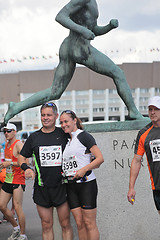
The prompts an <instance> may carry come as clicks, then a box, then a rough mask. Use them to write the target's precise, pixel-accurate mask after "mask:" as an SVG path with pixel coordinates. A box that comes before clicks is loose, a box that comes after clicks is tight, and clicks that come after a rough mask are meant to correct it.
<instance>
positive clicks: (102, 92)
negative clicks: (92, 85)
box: [93, 90, 105, 95]
mask: <svg viewBox="0 0 160 240" xmlns="http://www.w3.org/2000/svg"><path fill="white" fill-rule="evenodd" d="M93 94H94V95H103V94H105V90H93Z"/></svg>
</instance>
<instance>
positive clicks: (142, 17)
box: [0, 0, 160, 71]
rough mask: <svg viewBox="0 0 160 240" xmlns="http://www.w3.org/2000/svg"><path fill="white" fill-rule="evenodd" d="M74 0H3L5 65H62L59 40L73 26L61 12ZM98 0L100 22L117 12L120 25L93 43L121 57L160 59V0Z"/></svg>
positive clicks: (1, 57) (0, 22)
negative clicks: (60, 16) (64, 22)
mask: <svg viewBox="0 0 160 240" xmlns="http://www.w3.org/2000/svg"><path fill="white" fill-rule="evenodd" d="M68 2H69V1H67V0H5V1H4V0H0V29H1V37H0V46H1V48H0V61H1V62H2V64H0V71H1V70H2V71H5V70H6V71H8V69H10V70H11V71H12V70H13V71H14V69H15V68H17V69H21V68H22V69H23V68H28V69H32V68H42V69H43V68H54V67H56V65H57V64H58V50H59V46H60V44H61V42H62V41H63V39H64V38H65V37H66V36H67V35H68V30H67V29H65V28H64V27H62V26H61V25H60V24H58V23H57V22H55V17H56V14H57V13H58V11H59V10H60V9H61V8H62V7H63V6H64V5H65V4H66V3H68ZM97 3H98V8H99V18H98V25H105V24H107V23H108V22H109V21H110V19H112V18H116V19H118V21H119V27H118V28H117V29H115V30H113V31H111V32H110V33H108V34H106V35H103V36H100V37H97V38H95V40H94V41H92V45H94V46H95V47H96V48H97V49H99V50H100V51H102V52H104V53H106V54H107V55H108V56H109V57H110V58H111V59H112V60H113V61H114V62H115V63H123V62H152V61H159V60H160V57H159V54H160V51H159V50H160V1H157V0H141V1H139V0H135V1H132V0H119V1H117V0H112V1H108V0H97ZM11 59H12V61H11ZM4 61H6V62H7V63H6V64H5V62H4ZM10 70H9V71H10Z"/></svg>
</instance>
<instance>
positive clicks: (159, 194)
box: [127, 96, 160, 214]
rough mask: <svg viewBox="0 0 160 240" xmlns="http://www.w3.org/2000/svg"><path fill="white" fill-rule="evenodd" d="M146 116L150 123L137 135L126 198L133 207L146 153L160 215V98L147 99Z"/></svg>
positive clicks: (154, 196)
mask: <svg viewBox="0 0 160 240" xmlns="http://www.w3.org/2000/svg"><path fill="white" fill-rule="evenodd" d="M148 114H149V118H150V119H151V122H150V123H149V124H148V125H147V126H145V127H144V128H142V129H141V130H140V131H139V132H138V135H137V139H136V144H135V150H134V157H133V160H132V163H131V169H130V180H129V191H128V195H127V197H128V201H129V202H130V203H131V204H132V205H133V203H134V202H135V195H136V192H135V183H136V179H137V177H138V175H139V171H140V168H141V160H142V157H143V155H144V153H146V157H147V163H148V169H149V173H150V179H151V186H152V190H153V199H154V202H155V206H156V209H157V210H158V213H159V214H160V96H154V97H151V98H150V99H149V101H148Z"/></svg>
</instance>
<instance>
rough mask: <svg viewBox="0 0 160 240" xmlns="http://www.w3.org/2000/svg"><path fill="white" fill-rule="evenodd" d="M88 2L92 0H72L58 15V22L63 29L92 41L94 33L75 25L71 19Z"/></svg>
mask: <svg viewBox="0 0 160 240" xmlns="http://www.w3.org/2000/svg"><path fill="white" fill-rule="evenodd" d="M88 2H90V0H71V1H70V2H69V3H68V4H67V5H65V6H64V7H63V8H62V9H61V10H60V12H59V13H58V14H57V16H56V21H57V22H58V23H60V24H61V25H62V26H63V27H65V28H68V29H69V30H71V31H74V32H77V33H79V34H81V35H83V37H84V38H86V39H88V40H92V39H94V37H95V35H94V33H93V32H92V31H90V30H89V29H88V28H86V27H84V26H82V25H79V24H77V23H75V22H74V21H72V19H71V15H72V14H75V13H76V12H78V11H79V10H80V9H81V8H83V7H84V6H85V5H86V4H87V3H88Z"/></svg>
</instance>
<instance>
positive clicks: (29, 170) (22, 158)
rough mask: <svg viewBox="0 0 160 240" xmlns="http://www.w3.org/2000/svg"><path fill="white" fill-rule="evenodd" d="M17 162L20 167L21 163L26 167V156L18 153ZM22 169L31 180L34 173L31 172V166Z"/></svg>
mask: <svg viewBox="0 0 160 240" xmlns="http://www.w3.org/2000/svg"><path fill="white" fill-rule="evenodd" d="M18 163H19V165H20V167H22V164H23V165H25V166H26V167H27V158H25V157H23V156H22V155H19V157H18ZM22 169H23V168H22ZM23 170H24V171H25V177H26V178H32V180H33V179H34V178H35V173H34V172H33V170H32V169H31V168H29V167H28V168H27V169H26V170H25V169H23Z"/></svg>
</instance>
